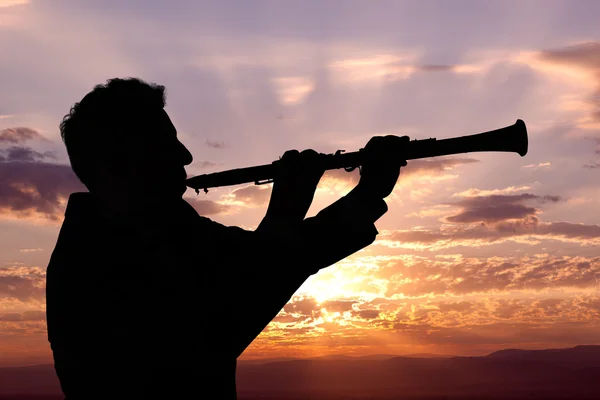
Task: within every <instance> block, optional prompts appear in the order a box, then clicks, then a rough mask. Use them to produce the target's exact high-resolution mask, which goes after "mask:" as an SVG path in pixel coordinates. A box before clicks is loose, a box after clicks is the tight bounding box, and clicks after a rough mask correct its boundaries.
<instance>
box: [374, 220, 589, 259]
mask: <svg viewBox="0 0 600 400" xmlns="http://www.w3.org/2000/svg"><path fill="white" fill-rule="evenodd" d="M541 240H555V241H560V242H565V243H576V244H579V245H582V246H585V245H596V244H600V226H598V225H586V224H575V223H570V222H541V221H540V220H539V219H538V218H537V217H529V218H527V219H523V220H520V221H509V222H500V223H497V224H494V225H490V226H486V225H478V226H457V227H447V226H442V227H441V228H440V229H436V230H425V229H410V230H395V231H388V232H385V233H382V234H381V235H380V239H378V240H376V241H375V243H374V244H377V245H382V246H388V247H391V248H407V249H415V250H417V249H419V250H430V251H436V250H441V249H448V248H452V247H459V246H469V247H481V246H488V245H492V244H498V243H504V242H506V241H512V242H518V243H522V244H538V243H539V242H540V241H541Z"/></svg>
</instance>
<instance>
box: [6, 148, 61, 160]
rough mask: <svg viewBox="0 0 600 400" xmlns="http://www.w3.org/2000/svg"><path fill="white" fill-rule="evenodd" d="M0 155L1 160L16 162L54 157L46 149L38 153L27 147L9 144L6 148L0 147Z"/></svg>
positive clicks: (54, 157)
mask: <svg viewBox="0 0 600 400" xmlns="http://www.w3.org/2000/svg"><path fill="white" fill-rule="evenodd" d="M0 157H2V159H1V161H2V162H18V161H29V162H34V161H42V160H45V159H48V158H51V159H56V156H55V155H54V153H52V152H50V151H46V152H44V153H40V152H39V151H35V150H33V149H31V148H29V147H24V146H11V147H9V148H8V149H0Z"/></svg>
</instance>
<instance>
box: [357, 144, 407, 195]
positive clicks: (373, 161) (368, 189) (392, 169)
mask: <svg viewBox="0 0 600 400" xmlns="http://www.w3.org/2000/svg"><path fill="white" fill-rule="evenodd" d="M408 142H410V139H409V137H408V136H393V135H387V136H374V137H372V138H371V139H370V140H369V142H368V143H367V145H366V146H365V148H364V149H362V150H361V151H362V152H364V155H365V161H364V163H363V165H362V167H361V174H360V181H359V183H358V185H357V186H356V188H355V190H357V191H358V192H360V193H361V195H364V196H368V197H375V198H380V199H384V198H386V197H387V196H389V195H390V194H391V193H392V190H393V189H394V186H396V181H397V180H398V177H399V176H400V168H401V167H404V166H406V160H403V159H402V154H403V151H404V150H405V148H406V145H407V144H408Z"/></svg>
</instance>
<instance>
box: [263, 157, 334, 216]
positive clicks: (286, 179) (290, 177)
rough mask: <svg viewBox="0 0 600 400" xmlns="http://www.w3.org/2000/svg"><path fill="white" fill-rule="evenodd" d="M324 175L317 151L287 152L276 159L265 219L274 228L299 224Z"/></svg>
mask: <svg viewBox="0 0 600 400" xmlns="http://www.w3.org/2000/svg"><path fill="white" fill-rule="evenodd" d="M324 173H325V166H324V159H323V156H322V155H320V154H319V153H317V152H316V151H314V150H311V149H309V150H304V151H302V152H299V151H298V150H288V151H286V152H285V153H284V154H283V156H282V157H281V159H280V160H279V169H278V175H277V176H275V177H274V178H273V191H272V193H271V200H270V202H269V207H268V209H267V214H266V216H265V219H266V220H267V221H271V222H274V223H276V224H277V225H279V224H297V223H300V222H302V221H303V220H304V218H305V217H306V213H307V212H308V209H309V208H310V205H311V204H312V201H313V198H314V195H315V191H316V189H317V185H318V184H319V181H320V180H321V177H322V176H323V174H324Z"/></svg>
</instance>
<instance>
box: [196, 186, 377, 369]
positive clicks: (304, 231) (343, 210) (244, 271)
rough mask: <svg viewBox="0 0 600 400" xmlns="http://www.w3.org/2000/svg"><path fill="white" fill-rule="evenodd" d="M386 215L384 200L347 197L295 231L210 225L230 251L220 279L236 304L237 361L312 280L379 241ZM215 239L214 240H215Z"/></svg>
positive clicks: (225, 251) (225, 252)
mask: <svg viewBox="0 0 600 400" xmlns="http://www.w3.org/2000/svg"><path fill="white" fill-rule="evenodd" d="M386 211H387V205H386V203H385V201H384V200H383V199H364V198H362V197H359V196H356V195H354V194H353V193H350V194H349V195H347V196H345V197H342V198H341V199H339V200H338V201H336V202H335V203H333V204H332V205H330V206H329V207H327V208H325V209H323V210H321V211H320V212H319V213H318V214H317V215H315V216H314V217H310V218H307V219H305V220H304V221H302V222H301V223H299V224H298V225H297V226H294V227H287V228H284V227H277V226H276V225H275V226H274V225H271V226H269V225H268V224H267V225H263V224H261V225H262V226H263V227H261V228H259V229H257V230H255V231H250V230H245V229H242V228H240V227H236V226H224V225H222V224H220V223H218V222H215V221H212V220H209V219H208V218H206V222H208V223H209V224H211V229H209V230H208V231H210V232H211V235H214V236H213V237H212V240H211V242H212V243H215V246H216V247H219V246H221V245H222V246H225V248H223V249H221V250H220V251H219V253H220V254H223V256H224V257H223V262H222V263H220V267H219V269H220V275H221V276H222V277H223V278H224V279H229V280H232V281H234V282H232V287H233V290H234V292H235V295H234V298H235V299H237V301H235V304H234V305H233V308H234V309H237V311H236V312H235V325H236V328H235V329H234V331H235V332H236V333H235V344H234V346H233V347H234V350H233V351H234V353H235V356H236V357H238V356H239V355H241V354H242V352H243V351H244V350H245V349H246V347H247V346H248V345H250V343H252V341H253V340H254V339H255V338H256V337H257V336H258V335H259V334H260V333H261V332H262V330H263V329H264V328H265V327H266V326H267V325H268V324H269V323H270V322H271V320H272V319H273V318H275V316H277V314H278V313H279V311H280V310H281V309H282V308H283V307H284V306H285V304H286V303H287V302H288V301H289V300H290V298H291V297H292V296H293V295H294V293H295V292H296V291H297V290H298V289H299V288H300V287H301V286H302V284H303V283H304V282H305V281H306V279H308V277H310V276H311V275H313V274H315V273H317V272H318V271H319V270H320V269H322V268H326V267H328V266H330V265H333V264H335V263H337V262H338V261H340V260H342V259H344V258H346V257H348V256H350V255H352V254H354V253H356V252H357V251H359V250H361V249H363V248H365V247H367V246H368V245H370V244H371V243H373V242H374V240H375V237H376V235H377V234H378V232H377V229H376V228H375V224H374V223H375V221H376V220H377V219H378V218H379V217H381V215H383V214H384V213H385V212H386ZM213 240H215V241H213Z"/></svg>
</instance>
